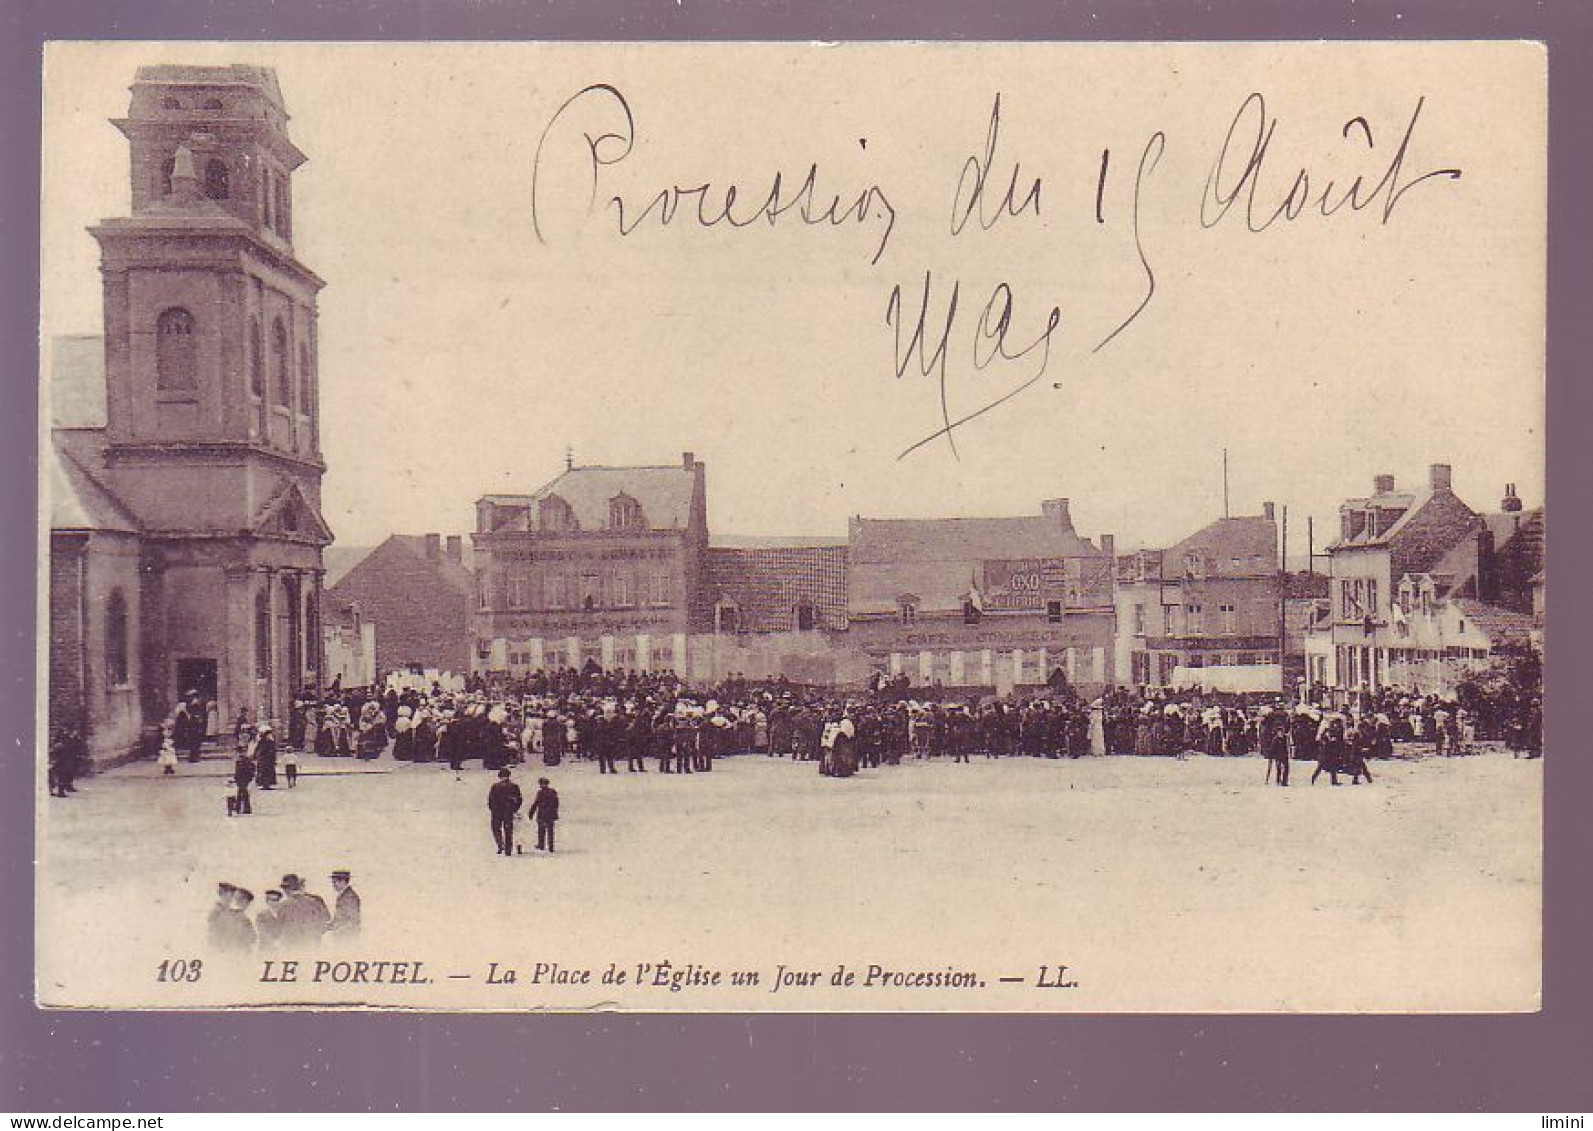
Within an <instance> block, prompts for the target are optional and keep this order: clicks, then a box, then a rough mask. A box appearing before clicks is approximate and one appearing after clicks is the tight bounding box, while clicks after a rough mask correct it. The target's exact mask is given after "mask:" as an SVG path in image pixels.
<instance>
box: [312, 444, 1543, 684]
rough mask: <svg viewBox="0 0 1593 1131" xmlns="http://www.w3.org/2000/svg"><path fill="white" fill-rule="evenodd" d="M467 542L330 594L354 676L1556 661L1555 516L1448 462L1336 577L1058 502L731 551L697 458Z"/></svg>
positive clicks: (1271, 546)
mask: <svg viewBox="0 0 1593 1131" xmlns="http://www.w3.org/2000/svg"><path fill="white" fill-rule="evenodd" d="M470 543H471V546H470V557H471V561H470V563H469V564H468V565H467V564H466V562H465V558H464V546H463V539H461V538H459V537H449V538H448V539H447V540H446V541H444V540H443V539H442V538H441V537H439V536H438V535H427V536H423V537H414V536H395V537H393V538H391V539H389V540H388V541H387V542H386V543H385V544H383V545H382V546H381V547H378V548H377V549H376V550H375V551H373V552H371V553H370V554H369V555H368V556H366V557H365V558H364V560H363V561H361V562H359V563H358V564H357V565H355V566H354V567H353V568H352V569H350V570H349V571H348V572H347V573H346V574H344V575H343V576H341V577H339V578H337V579H336V583H335V584H332V585H331V586H330V588H329V590H328V597H329V607H328V613H327V631H328V633H329V636H330V635H331V634H334V633H335V634H337V637H338V640H339V641H340V644H341V642H343V641H348V640H351V639H353V638H354V635H355V631H356V630H355V622H356V621H357V622H359V624H360V625H361V626H362V627H361V628H360V629H359V631H364V628H365V627H368V626H369V625H370V624H372V623H374V624H375V625H376V626H377V629H376V642H375V655H374V657H366V658H365V659H364V660H363V661H360V660H359V658H358V657H357V656H353V655H351V656H350V666H351V669H352V668H353V667H354V665H355V664H356V663H359V662H363V663H364V668H362V669H360V670H371V671H385V670H391V669H393V668H398V667H405V666H410V667H416V668H435V669H438V670H448V671H457V672H465V671H468V672H473V673H478V674H488V673H506V674H528V673H530V672H534V671H536V670H538V669H548V668H555V667H575V668H580V667H585V666H587V665H589V664H596V665H598V666H600V667H602V668H605V669H610V670H613V669H621V670H638V671H647V670H653V671H659V670H667V671H672V672H675V673H678V674H679V675H681V676H683V677H685V678H687V679H691V680H696V681H704V682H708V681H715V680H719V679H723V678H725V677H727V676H729V675H731V674H740V675H743V676H745V677H746V678H749V679H771V678H777V677H782V676H783V677H785V678H787V679H790V680H793V681H795V682H800V683H818V684H830V683H842V684H846V683H859V682H862V681H864V680H867V679H869V678H871V677H874V676H876V675H879V676H884V677H889V678H893V679H905V680H906V682H908V683H909V684H912V685H914V686H931V685H940V686H943V687H948V688H977V689H987V690H990V691H992V692H996V693H1005V692H1009V691H1011V690H1014V689H1016V688H1021V687H1023V686H1026V685H1029V686H1032V685H1039V684H1043V683H1046V682H1048V681H1050V680H1053V679H1054V678H1055V676H1056V673H1058V672H1060V673H1062V674H1063V675H1065V676H1066V677H1067V679H1068V680H1069V682H1070V683H1072V684H1074V685H1076V686H1079V687H1080V688H1082V689H1085V690H1088V691H1096V690H1100V689H1103V688H1107V687H1112V686H1135V687H1137V686H1162V687H1188V686H1202V687H1208V688H1213V689H1223V690H1280V691H1281V690H1284V689H1289V690H1291V691H1292V690H1294V689H1295V688H1297V687H1298V686H1299V685H1300V684H1301V683H1305V684H1308V685H1311V686H1314V687H1317V688H1332V689H1338V690H1340V691H1345V692H1349V691H1354V690H1359V689H1377V688H1381V687H1386V686H1400V687H1415V688H1419V689H1422V690H1441V689H1447V688H1449V687H1452V686H1453V685H1454V683H1455V682H1456V681H1457V680H1458V679H1459V678H1461V677H1462V676H1463V675H1464V673H1465V671H1467V670H1469V669H1471V668H1473V667H1475V666H1477V665H1479V664H1484V663H1487V662H1489V661H1490V660H1492V659H1493V658H1495V657H1497V656H1499V655H1501V654H1505V653H1511V652H1515V651H1520V650H1523V649H1527V648H1531V647H1533V646H1535V645H1540V644H1541V629H1540V626H1541V597H1542V570H1543V511H1542V509H1541V508H1540V509H1537V510H1535V511H1532V512H1526V511H1525V510H1524V508H1523V507H1522V504H1521V501H1520V499H1519V498H1517V497H1516V496H1515V493H1514V489H1513V487H1511V488H1507V493H1506V498H1505V499H1504V501H1503V503H1502V504H1501V507H1500V510H1499V511H1498V512H1478V511H1475V510H1473V509H1472V508H1471V507H1469V506H1468V505H1467V504H1465V503H1464V502H1463V501H1462V500H1460V499H1459V498H1458V497H1457V496H1456V495H1455V494H1454V492H1453V490H1452V489H1451V473H1450V469H1449V467H1448V466H1447V465H1436V466H1434V467H1433V468H1431V470H1430V478H1429V483H1428V485H1427V487H1426V489H1425V490H1423V491H1422V492H1419V493H1400V492H1397V491H1396V490H1395V488H1394V483H1393V479H1392V477H1391V476H1382V475H1380V476H1378V477H1377V479H1376V482H1375V484H1374V491H1373V493H1372V494H1371V495H1369V496H1366V497H1362V498H1354V499H1350V500H1347V501H1346V502H1345V503H1344V504H1343V506H1342V507H1341V530H1340V531H1339V534H1338V537H1337V538H1335V540H1334V541H1333V542H1332V543H1331V544H1330V545H1329V546H1328V547H1326V549H1325V552H1324V554H1323V555H1320V556H1314V557H1313V559H1312V563H1313V564H1314V563H1315V561H1316V560H1317V559H1318V557H1321V558H1325V563H1326V567H1327V568H1326V571H1325V572H1318V571H1316V570H1314V569H1309V568H1308V569H1307V570H1305V571H1300V572H1289V571H1287V570H1285V569H1284V568H1283V562H1282V559H1281V555H1280V540H1279V522H1278V516H1277V514H1276V511H1275V508H1274V506H1273V504H1271V503H1265V504H1263V506H1262V509H1261V513H1259V514H1255V515H1245V516H1226V517H1222V518H1218V519H1215V520H1213V521H1211V522H1209V523H1208V524H1206V525H1205V526H1203V527H1201V528H1200V529H1199V530H1197V531H1195V532H1194V533H1192V534H1191V535H1190V536H1189V537H1187V538H1185V539H1183V540H1182V541H1180V542H1178V543H1176V544H1174V545H1172V546H1168V547H1165V548H1161V549H1140V550H1137V551H1134V552H1132V553H1124V554H1119V553H1117V551H1116V545H1115V539H1114V537H1113V536H1112V535H1111V534H1102V535H1099V536H1097V537H1095V538H1094V539H1091V538H1088V537H1086V536H1084V535H1082V534H1081V533H1079V531H1078V530H1077V529H1076V528H1075V526H1074V522H1073V516H1072V511H1071V506H1070V503H1069V500H1067V499H1050V500H1046V501H1044V502H1042V503H1041V504H1040V506H1039V508H1038V513H1036V514H1032V515H1026V516H1018V517H1001V518H948V519H892V518H867V517H862V516H857V517H854V518H852V519H851V521H850V523H849V528H848V533H847V537H846V539H845V540H844V541H842V540H840V539H836V540H833V541H823V540H802V539H768V540H731V539H726V540H723V541H720V540H716V539H715V538H714V537H712V535H711V533H710V530H709V524H708V492H707V470H706V466H705V465H704V463H703V462H702V461H701V460H698V459H697V458H696V457H695V456H694V455H693V454H692V453H690V452H687V453H685V454H684V455H683V456H682V459H681V461H680V463H679V464H674V465H663V466H648V467H597V466H576V465H574V464H573V463H571V464H570V465H569V466H567V467H566V468H565V469H564V471H563V472H562V473H561V474H559V475H558V476H556V477H555V478H554V479H553V480H551V481H550V482H549V483H547V484H545V485H544V486H543V487H541V488H540V489H538V490H536V491H533V492H531V493H530V494H526V495H503V494H498V495H488V496H484V497H483V498H482V499H480V500H479V501H478V503H477V506H476V530H475V532H474V534H473V535H472V537H471V539H470ZM1534 591H1536V593H1537V600H1538V602H1539V604H1538V605H1537V606H1536V607H1535V606H1534V596H1533V594H1534ZM333 651H334V650H333V649H331V648H329V649H328V655H329V656H331V655H332V654H333ZM353 675H354V672H353V671H352V670H351V672H350V673H348V674H346V676H345V683H350V682H354V678H353Z"/></svg>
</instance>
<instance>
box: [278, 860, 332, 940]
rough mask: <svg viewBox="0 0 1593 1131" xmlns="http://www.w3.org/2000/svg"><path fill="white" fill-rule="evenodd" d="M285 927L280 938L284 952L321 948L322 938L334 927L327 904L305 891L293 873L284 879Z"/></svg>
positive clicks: (279, 933) (301, 882) (283, 923)
mask: <svg viewBox="0 0 1593 1131" xmlns="http://www.w3.org/2000/svg"><path fill="white" fill-rule="evenodd" d="M278 914H279V915H281V917H282V925H281V928H280V930H279V932H278V937H279V938H280V939H281V940H282V948H283V949H284V950H289V951H291V950H304V949H311V948H314V947H317V946H319V945H320V944H321V936H322V935H324V934H325V933H326V929H327V928H328V927H329V926H331V924H332V914H331V912H329V911H327V909H326V900H324V899H322V898H321V897H320V896H318V895H316V894H315V893H313V892H308V891H305V890H304V881H303V880H301V879H300V878H299V877H298V876H296V875H294V874H293V873H291V872H290V873H288V874H287V875H286V876H283V877H282V907H281V909H280V911H279V912H278Z"/></svg>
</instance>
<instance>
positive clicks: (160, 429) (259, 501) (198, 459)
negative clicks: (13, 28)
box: [91, 65, 331, 722]
mask: <svg viewBox="0 0 1593 1131" xmlns="http://www.w3.org/2000/svg"><path fill="white" fill-rule="evenodd" d="M114 125H115V126H116V127H117V129H119V130H120V131H121V132H122V134H123V135H124V136H125V137H126V138H127V140H128V142H129V146H130V157H131V161H130V175H131V186H130V187H131V199H132V215H130V216H126V217H121V218H117V219H109V220H105V221H103V222H102V223H100V224H99V225H98V226H96V227H94V228H92V229H91V231H92V233H93V235H94V236H95V238H96V239H97V240H98V241H99V244H100V252H101V263H100V270H101V275H102V279H103V286H104V313H105V372H106V430H105V467H106V475H107V477H108V479H109V481H110V485H111V487H112V488H113V490H114V491H115V492H116V494H117V496H118V497H119V498H120V499H122V500H124V501H125V502H126V503H127V504H128V506H129V507H130V508H131V509H132V510H133V512H134V514H136V515H137V517H138V519H139V522H140V525H141V527H142V530H143V532H144V551H143V561H142V562H141V575H142V578H143V581H142V591H141V597H142V601H143V609H144V615H143V617H142V618H141V625H142V630H141V635H142V641H141V646H142V649H143V656H144V665H143V670H144V672H145V673H146V675H145V686H144V688H143V701H144V707H145V714H146V717H149V716H152V715H153V716H156V717H163V716H164V714H165V713H166V712H168V711H169V710H170V708H171V705H172V704H173V703H175V701H176V699H177V697H179V696H184V695H186V694H187V693H189V692H197V693H198V694H199V695H200V696H201V697H202V698H206V699H209V700H212V701H214V702H215V703H216V704H217V707H218V710H219V711H220V712H221V713H222V718H223V720H224V721H226V722H230V720H231V719H232V718H233V717H235V716H236V714H237V713H238V711H239V710H240V709H241V710H243V711H245V712H247V713H248V714H249V716H250V717H251V718H259V719H266V718H277V719H281V718H283V717H284V716H285V712H286V710H287V709H288V708H289V707H290V706H291V702H292V696H293V694H294V693H295V692H296V691H298V690H299V689H300V688H302V687H303V686H305V685H306V684H307V683H315V682H317V681H318V678H319V669H320V657H321V641H320V615H319V611H320V586H321V550H322V547H324V546H325V545H327V544H328V543H329V542H330V541H331V532H330V531H329V530H328V529H327V527H326V524H325V522H324V521H323V520H322V518H321V516H320V496H321V475H322V473H323V471H324V470H325V466H324V464H323V463H322V460H321V449H320V411H319V394H320V374H319V366H318V356H317V355H318V349H317V345H318V343H317V327H316V296H317V293H318V292H319V291H320V289H321V287H322V285H323V284H322V281H321V280H320V279H319V278H318V277H317V276H316V275H315V273H314V272H312V271H311V270H310V269H309V268H307V267H305V266H304V265H303V264H302V263H300V262H299V260H298V258H297V257H296V255H295V253H294V249H293V226H294V225H293V221H294V217H293V174H294V172H295V171H296V170H297V169H298V168H299V167H300V166H301V165H302V164H303V163H304V161H305V156H304V154H303V153H301V152H300V151H299V150H298V149H297V148H296V147H295V146H294V144H293V142H292V141H290V140H289V138H288V129H287V126H288V114H287V111H286V109H285V107H284V104H283V100H282V93H281V91H280V89H279V88H278V86H277V80H276V74H275V72H274V71H272V70H271V69H270V68H265V67H252V66H237V65H235V66H220V67H216V66H205V67H189V66H171V65H163V66H148V67H141V68H139V70H138V72H137V75H136V77H135V79H134V82H133V86H132V102H131V105H130V107H129V109H128V113H127V116H126V117H125V118H121V119H117V120H116V121H115V122H114Z"/></svg>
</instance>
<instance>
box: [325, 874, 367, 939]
mask: <svg viewBox="0 0 1593 1131" xmlns="http://www.w3.org/2000/svg"><path fill="white" fill-rule="evenodd" d="M353 880H354V877H353V876H352V875H351V874H350V873H348V872H347V871H344V870H343V869H341V868H340V869H338V870H337V871H336V872H333V873H332V890H333V891H335V892H337V899H336V901H335V902H334V903H333V904H332V922H331V923H330V924H329V925H328V927H327V933H328V934H330V935H331V936H332V939H333V941H334V942H339V943H352V942H354V941H355V940H356V939H358V938H359V935H360V893H359V892H357V891H355V890H354V883H353Z"/></svg>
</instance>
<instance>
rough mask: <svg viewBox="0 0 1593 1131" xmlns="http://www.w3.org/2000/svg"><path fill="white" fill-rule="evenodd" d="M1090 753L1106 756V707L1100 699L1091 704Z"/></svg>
mask: <svg viewBox="0 0 1593 1131" xmlns="http://www.w3.org/2000/svg"><path fill="white" fill-rule="evenodd" d="M1090 753H1091V754H1092V755H1094V756H1095V757H1097V758H1101V757H1105V755H1106V706H1105V705H1104V704H1103V703H1102V702H1101V701H1100V700H1099V699H1097V700H1096V701H1095V702H1093V703H1091V704H1090Z"/></svg>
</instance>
